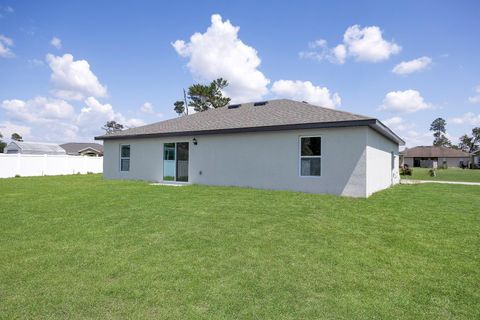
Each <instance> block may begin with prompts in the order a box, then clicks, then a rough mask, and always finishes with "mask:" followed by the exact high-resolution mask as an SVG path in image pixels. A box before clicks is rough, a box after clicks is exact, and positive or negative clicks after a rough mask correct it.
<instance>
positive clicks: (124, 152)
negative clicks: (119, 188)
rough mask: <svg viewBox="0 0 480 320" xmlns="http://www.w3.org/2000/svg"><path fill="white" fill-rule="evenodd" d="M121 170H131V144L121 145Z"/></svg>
mask: <svg viewBox="0 0 480 320" xmlns="http://www.w3.org/2000/svg"><path fill="white" fill-rule="evenodd" d="M120 171H130V145H123V146H120Z"/></svg>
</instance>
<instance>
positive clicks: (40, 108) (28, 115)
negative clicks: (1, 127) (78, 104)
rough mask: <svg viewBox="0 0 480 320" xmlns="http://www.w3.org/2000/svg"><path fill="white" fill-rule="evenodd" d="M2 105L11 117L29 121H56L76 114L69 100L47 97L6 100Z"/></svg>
mask: <svg viewBox="0 0 480 320" xmlns="http://www.w3.org/2000/svg"><path fill="white" fill-rule="evenodd" d="M1 107H2V108H3V109H4V110H5V111H6V114H7V116H8V117H9V118H11V119H13V120H19V121H25V122H28V123H46V122H55V121H57V120H61V119H69V118H72V117H73V116H74V109H73V107H72V106H71V105H70V104H69V103H68V102H66V101H64V100H58V99H51V98H45V97H35V98H33V99H30V100H27V101H23V100H19V99H13V100H4V101H3V102H2V104H1Z"/></svg>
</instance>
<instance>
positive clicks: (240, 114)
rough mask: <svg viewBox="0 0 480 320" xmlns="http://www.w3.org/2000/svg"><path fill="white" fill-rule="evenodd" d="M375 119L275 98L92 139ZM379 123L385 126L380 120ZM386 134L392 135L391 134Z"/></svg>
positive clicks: (350, 123)
mask: <svg viewBox="0 0 480 320" xmlns="http://www.w3.org/2000/svg"><path fill="white" fill-rule="evenodd" d="M377 122H379V121H378V120H376V119H374V118H371V117H366V116H362V115H358V114H353V113H349V112H345V111H339V110H333V109H329V108H323V107H317V106H314V105H311V104H309V103H306V102H298V101H293V100H288V99H278V100H269V101H268V102H267V104H265V105H260V106H255V105H254V103H242V104H241V105H239V106H238V107H236V108H229V107H224V108H218V109H211V110H208V111H204V112H198V113H194V114H191V115H188V116H182V117H178V118H175V119H170V120H166V121H161V122H157V123H153V124H149V125H146V126H141V127H137V128H131V129H127V130H124V131H119V132H115V133H112V134H109V135H103V136H99V137H96V138H95V139H98V140H103V139H105V140H106V139H116V138H117V139H118V138H127V137H128V138H144V137H154V136H155V137H158V136H175V135H177V136H179V135H189V134H209V133H227V132H246V131H265V130H272V131H273V130H285V129H295V128H299V129H300V128H321V127H324V128H325V127H339V126H354V125H356V126H359V125H370V124H372V125H373V124H374V123H377ZM381 126H383V127H385V126H384V125H383V124H382V125H381ZM385 129H386V130H388V131H389V132H390V133H391V135H393V136H394V137H393V139H396V140H397V138H398V140H399V143H403V141H402V140H401V139H400V138H399V137H398V136H396V135H395V134H393V132H391V131H390V130H389V129H388V128H386V127H385ZM395 137H396V138H395ZM389 138H390V139H392V137H389Z"/></svg>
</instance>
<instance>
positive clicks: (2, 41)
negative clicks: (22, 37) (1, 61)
mask: <svg viewBox="0 0 480 320" xmlns="http://www.w3.org/2000/svg"><path fill="white" fill-rule="evenodd" d="M11 47H13V40H12V39H10V38H8V37H6V36H4V35H3V34H0V57H1V58H13V57H15V54H14V53H13V51H12V49H11Z"/></svg>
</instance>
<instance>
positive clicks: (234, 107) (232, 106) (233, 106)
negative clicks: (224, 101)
mask: <svg viewBox="0 0 480 320" xmlns="http://www.w3.org/2000/svg"><path fill="white" fill-rule="evenodd" d="M240 106H241V104H231V105H229V106H228V109H236V108H238V107H240Z"/></svg>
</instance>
